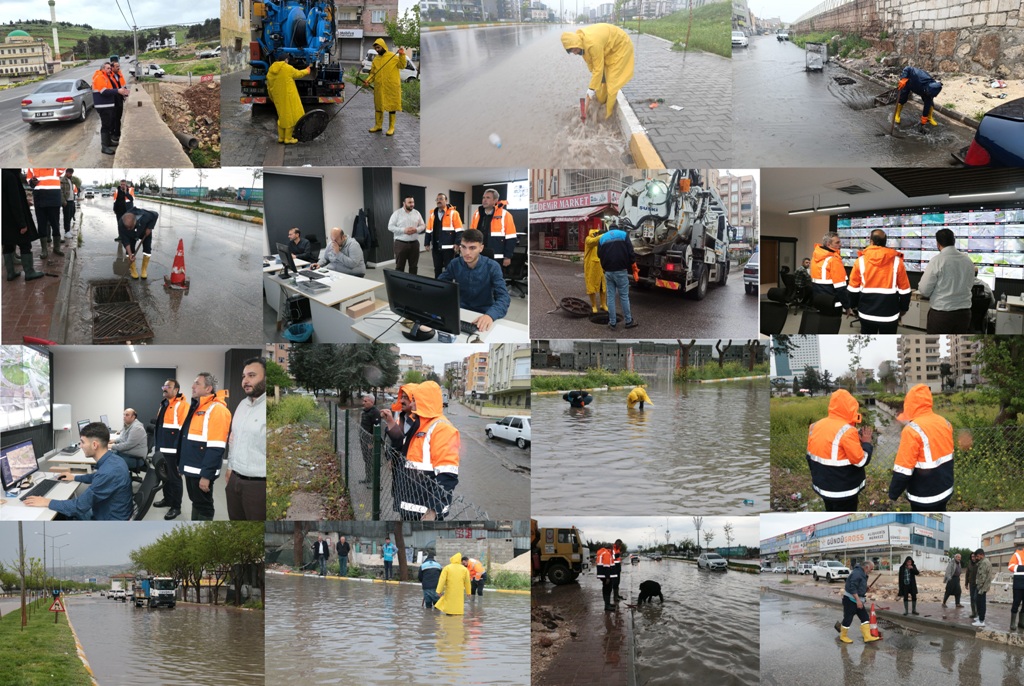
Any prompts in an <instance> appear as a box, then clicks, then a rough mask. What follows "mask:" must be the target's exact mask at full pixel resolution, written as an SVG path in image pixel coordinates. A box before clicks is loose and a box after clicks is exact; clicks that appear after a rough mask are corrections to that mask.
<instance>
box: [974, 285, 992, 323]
mask: <svg viewBox="0 0 1024 686" xmlns="http://www.w3.org/2000/svg"><path fill="white" fill-rule="evenodd" d="M989 302H990V301H989V299H988V295H987V294H986V293H985V287H984V286H980V285H979V286H973V287H972V288H971V332H972V333H987V329H988V309H989Z"/></svg>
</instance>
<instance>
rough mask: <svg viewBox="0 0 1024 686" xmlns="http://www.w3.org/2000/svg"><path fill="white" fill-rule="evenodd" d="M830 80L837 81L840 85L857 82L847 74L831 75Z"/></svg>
mask: <svg viewBox="0 0 1024 686" xmlns="http://www.w3.org/2000/svg"><path fill="white" fill-rule="evenodd" d="M832 80H833V81H835V82H836V83H838V84H839V85H840V86H849V85H850V84H851V83H857V82H856V81H855V80H853V79H851V78H850V77H849V76H833V77H832Z"/></svg>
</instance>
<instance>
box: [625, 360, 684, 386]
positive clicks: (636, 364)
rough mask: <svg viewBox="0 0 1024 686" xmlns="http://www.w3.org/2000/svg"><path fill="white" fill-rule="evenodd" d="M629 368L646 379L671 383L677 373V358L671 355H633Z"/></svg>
mask: <svg viewBox="0 0 1024 686" xmlns="http://www.w3.org/2000/svg"><path fill="white" fill-rule="evenodd" d="M628 368H629V371H631V372H636V373H637V374H639V375H640V376H642V377H644V378H645V379H651V380H654V381H671V380H672V375H673V374H674V373H675V371H676V358H675V357H674V356H671V355H644V354H640V355H632V356H630V360H629V365H628Z"/></svg>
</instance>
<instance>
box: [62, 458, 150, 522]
mask: <svg viewBox="0 0 1024 686" xmlns="http://www.w3.org/2000/svg"><path fill="white" fill-rule="evenodd" d="M75 481H77V482H79V483H83V484H90V486H89V488H87V489H85V493H83V494H82V496H81V497H80V498H75V499H74V500H51V501H50V509H51V510H53V511H54V512H60V513H61V514H62V515H64V516H65V517H73V518H75V519H91V520H95V521H111V520H116V521H122V522H127V521H128V520H130V519H131V518H132V480H131V475H130V474H129V473H128V465H127V464H126V463H125V461H124V460H122V459H121V458H119V457H117V456H116V455H114V454H113V453H112V452H110V451H109V450H108V451H107V452H105V453H104V454H103V457H101V458H100V459H99V460H97V462H96V471H94V472H93V473H92V474H79V475H78V476H76V477H75Z"/></svg>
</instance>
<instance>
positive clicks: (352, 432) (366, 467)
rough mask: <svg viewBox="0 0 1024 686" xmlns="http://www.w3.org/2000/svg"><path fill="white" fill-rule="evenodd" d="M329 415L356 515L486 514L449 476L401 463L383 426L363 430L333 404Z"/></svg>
mask: <svg viewBox="0 0 1024 686" xmlns="http://www.w3.org/2000/svg"><path fill="white" fill-rule="evenodd" d="M332 415H333V416H334V419H333V422H332V423H333V426H334V430H335V445H336V446H337V453H338V456H339V459H340V460H341V464H340V465H339V466H340V470H341V472H342V474H343V475H344V476H345V482H346V483H347V484H348V491H349V498H350V499H351V502H352V512H353V515H354V516H355V518H356V519H357V520H399V519H403V520H407V521H419V520H424V521H428V520H436V521H456V520H468V519H474V520H476V519H489V517H488V515H487V512H485V511H484V510H483V509H482V508H480V507H478V506H476V505H474V504H473V503H470V502H469V501H467V500H466V498H465V497H463V496H462V495H461V494H459V492H458V486H457V485H451V484H450V483H448V482H449V481H450V479H445V478H441V479H438V478H437V477H435V475H434V473H433V472H424V471H420V470H416V469H411V468H407V467H406V466H405V455H404V453H403V452H402V446H401V444H399V443H397V442H393V441H392V440H391V439H390V438H388V437H387V435H386V433H384V426H383V425H382V426H380V427H375V429H374V431H372V432H371V431H367V430H365V429H363V428H362V427H361V426H360V423H359V418H360V416H361V411H356V410H347V409H344V408H336V410H335V412H333V413H332Z"/></svg>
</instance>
